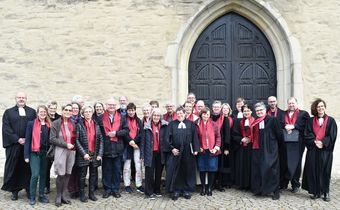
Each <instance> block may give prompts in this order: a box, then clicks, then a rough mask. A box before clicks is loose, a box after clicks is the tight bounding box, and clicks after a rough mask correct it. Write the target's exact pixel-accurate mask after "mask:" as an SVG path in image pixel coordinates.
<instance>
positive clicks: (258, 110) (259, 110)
mask: <svg viewBox="0 0 340 210" xmlns="http://www.w3.org/2000/svg"><path fill="white" fill-rule="evenodd" d="M263 110H264V109H257V110H255V111H256V112H262V111H263Z"/></svg>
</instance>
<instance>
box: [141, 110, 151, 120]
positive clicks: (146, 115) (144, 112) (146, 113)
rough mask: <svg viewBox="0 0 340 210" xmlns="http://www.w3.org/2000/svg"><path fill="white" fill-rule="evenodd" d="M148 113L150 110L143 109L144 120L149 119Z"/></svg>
mask: <svg viewBox="0 0 340 210" xmlns="http://www.w3.org/2000/svg"><path fill="white" fill-rule="evenodd" d="M150 112H151V110H150V108H144V109H143V116H144V117H145V118H149V117H150Z"/></svg>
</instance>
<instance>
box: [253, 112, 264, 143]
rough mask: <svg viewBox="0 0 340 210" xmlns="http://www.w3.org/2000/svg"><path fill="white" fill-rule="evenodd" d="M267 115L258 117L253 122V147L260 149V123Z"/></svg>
mask: <svg viewBox="0 0 340 210" xmlns="http://www.w3.org/2000/svg"><path fill="white" fill-rule="evenodd" d="M265 117H266V115H264V116H262V117H259V118H257V119H256V120H255V121H254V122H253V123H252V124H251V134H252V136H251V138H250V139H251V141H252V142H253V149H259V148H260V145H259V123H260V122H262V121H263V120H264V118H265Z"/></svg>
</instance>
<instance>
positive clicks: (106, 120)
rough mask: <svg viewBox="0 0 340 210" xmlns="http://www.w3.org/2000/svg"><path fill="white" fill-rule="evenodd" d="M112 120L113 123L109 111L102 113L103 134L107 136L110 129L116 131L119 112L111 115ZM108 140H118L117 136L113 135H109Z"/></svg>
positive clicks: (118, 123)
mask: <svg viewBox="0 0 340 210" xmlns="http://www.w3.org/2000/svg"><path fill="white" fill-rule="evenodd" d="M113 118H114V119H113V120H114V121H113V124H111V121H110V117H109V113H108V112H104V114H103V126H104V131H105V135H106V136H108V135H109V133H110V132H112V131H116V132H117V131H118V130H119V127H120V114H119V112H117V111H116V112H115V115H114V117H113ZM110 141H115V142H116V141H118V138H117V136H115V137H110Z"/></svg>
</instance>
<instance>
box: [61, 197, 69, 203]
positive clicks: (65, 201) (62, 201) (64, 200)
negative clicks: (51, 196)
mask: <svg viewBox="0 0 340 210" xmlns="http://www.w3.org/2000/svg"><path fill="white" fill-rule="evenodd" d="M61 203H63V204H71V201H70V200H68V199H65V198H61Z"/></svg>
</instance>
